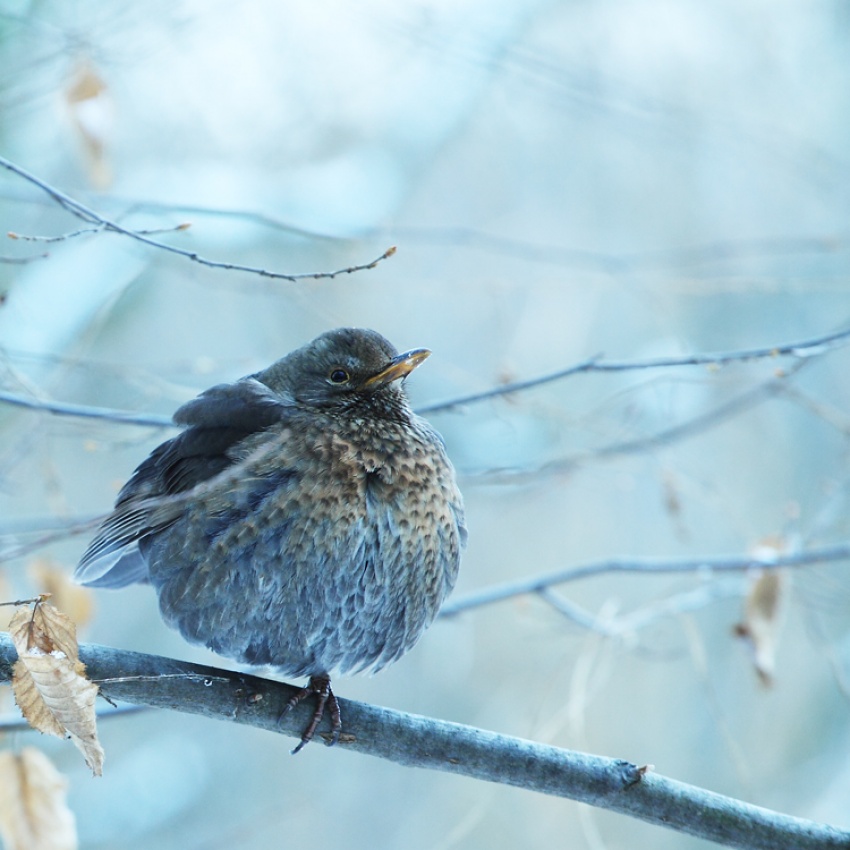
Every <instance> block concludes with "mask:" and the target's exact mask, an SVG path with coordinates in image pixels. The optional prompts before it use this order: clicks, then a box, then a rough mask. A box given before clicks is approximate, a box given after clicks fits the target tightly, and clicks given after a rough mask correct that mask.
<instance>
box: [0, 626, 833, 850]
mask: <svg viewBox="0 0 850 850" xmlns="http://www.w3.org/2000/svg"><path fill="white" fill-rule="evenodd" d="M15 658H16V653H15V650H14V648H13V646H12V642H11V640H10V639H9V637H8V635H0V681H2V680H4V679H5V680H8V679H9V678H10V677H11V665H12V664H13V662H14V661H15ZM80 658H81V659H82V660H83V661H84V662H85V664H86V666H87V668H88V674H89V675H90V676H91V678H92V679H93V680H94V681H96V682H98V683H99V684H100V686H101V690H102V692H103V693H104V695H106V696H108V697H109V698H112V699H116V700H122V701H125V702H133V703H137V704H140V705H149V706H155V707H159V708H168V709H171V710H174V711H182V712H186V713H189V714H199V715H202V716H204V717H211V718H216V719H219V720H229V721H231V722H235V723H243V724H246V725H249V726H255V727H257V728H260V729H266V730H268V731H273V732H282V733H284V734H287V735H290V736H293V737H300V734H301V730H302V729H303V728H304V726H305V725H306V723H307V721H308V716H309V714H310V713H311V712H312V711H313V706H312V705H310V704H307V703H303V704H301V705H300V706H298V707H297V708H296V710H295V711H293V712H289V713H287V714H285V715H283V716H282V717H281V716H280V714H281V711H282V709H283V707H284V705H285V704H286V702H287V700H288V699H289V698H290V697H291V696H292V695H293V694H294V693H295V692H296V688H293V687H292V686H290V685H286V684H283V683H279V682H273V681H270V680H267V679H260V678H257V677H255V676H247V675H240V674H239V673H233V672H230V671H227V670H221V669H218V668H214V667H204V666H200V665H197V664H188V663H186V662H182V661H176V660H173V659H169V658H161V657H158V656H154V655H143V654H140V653H135V652H126V651H123V650H116V649H110V648H108V647H103V646H96V645H93V644H88V645H86V644H84V645H82V646H81V647H80ZM258 696H260V697H261V699H257V697H258ZM340 705H341V709H342V716H343V722H344V724H345V730H344V731H345V734H344V736H343V738H342V739H341V740H340V743H339V745H338V746H337V749H339V750H345V749H350V750H352V751H354V752H359V753H364V754H367V755H373V756H377V757H379V758H384V759H387V760H388V761H392V762H395V763H397V764H402V765H407V766H410V767H422V768H428V769H431V770H443V771H447V772H449V773H455V774H459V775H463V776H469V777H471V778H473V779H481V780H485V781H488V782H496V783H500V784H505V785H513V786H516V787H519V788H524V789H526V790H529V791H536V792H538V793H542V794H551V795H554V796H559V797H567V798H569V799H573V800H578V801H581V802H584V803H589V804H591V805H595V806H599V807H601V808H606V809H610V810H611V811H615V812H619V813H621V814H626V815H630V816H632V817H636V818H639V819H640V820H644V821H647V822H648V823H652V824H656V825H658V826H666V827H668V828H671V829H675V830H678V831H679V832H684V833H688V834H690V835H695V836H698V837H700V838H704V839H707V840H709V841H715V842H717V843H720V844H724V845H726V846H729V847H738V848H744V850H828V848H844V850H848V848H850V832H848V831H842V830H839V829H836V828H833V827H830V826H826V825H823V824H817V823H814V822H812V821H807V820H803V819H800V818H795V817H791V816H789V815H784V814H780V813H778V812H773V811H770V810H768V809H763V808H760V807H758V806H753V805H750V804H748V803H743V802H741V801H738V800H734V799H732V798H730V797H724V796H722V795H720V794H715V793H713V792H710V791H705V790H703V789H700V788H696V787H695V786H692V785H686V784H685V783H682V782H677V781H675V780H673V779H667V778H665V777H664V776H661V775H659V774H656V773H653V772H651V770H648V769H645V768H639V767H636V766H635V765H633V764H630V763H629V762H625V761H620V760H616V759H610V758H603V757H601V756H594V755H588V754H585V753H579V752H573V751H570V750H563V749H558V748H556V747H550V746H545V745H543V744H537V743H534V742H532V741H526V740H522V739H520V738H512V737H508V736H506V735H499V734H497V733H495V732H488V731H485V730H482V729H475V728H472V727H469V726H462V725H460V724H457V723H449V722H446V721H443V720H435V719H432V718H429V717H421V716H417V715H412V714H405V713H403V712H398V711H391V710H389V709H386V708H380V707H377V706H371V705H366V704H364V703H359V702H353V701H350V700H340ZM328 735H329V733H328Z"/></svg>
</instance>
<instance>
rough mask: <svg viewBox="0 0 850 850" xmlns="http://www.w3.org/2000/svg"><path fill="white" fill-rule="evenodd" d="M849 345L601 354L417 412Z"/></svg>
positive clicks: (842, 336) (835, 336)
mask: <svg viewBox="0 0 850 850" xmlns="http://www.w3.org/2000/svg"><path fill="white" fill-rule="evenodd" d="M848 343H850V328H845V329H844V330H840V331H833V332H832V333H828V334H824V335H822V336H818V337H813V338H812V339H805V340H802V341H800V342H787V343H782V344H780V345H770V346H762V347H761V348H744V349H739V350H735V351H719V352H715V353H706V354H684V355H682V356H680V357H652V358H648V359H646V360H602V357H601V355H596V356H595V357H591V358H588V359H587V360H583V361H582V362H581V363H577V364H575V365H574V366H569V367H567V368H566V369H559V370H558V371H557V372H550V373H548V374H546V375H540V376H539V377H536V378H530V379H528V380H525V381H516V382H514V383H509V384H503V385H502V386H500V387H494V388H493V389H490V390H485V391H484V392H480V393H471V394H470V395H465V396H459V397H457V398H452V399H448V400H447V401H441V402H435V403H433V404H427V405H425V406H423V407H420V408H419V409H418V412H419V413H436V412H438V411H440V412H442V411H445V410H451V409H452V408H456V407H462V406H465V405H468V404H473V403H474V402H478V401H484V400H485V399H489V398H494V397H496V396H502V395H509V394H510V393H515V392H521V391H522V390H527V389H530V388H532V387H538V386H541V385H542V384H548V383H551V382H553V381H560V380H562V379H563V378H568V377H570V376H571V375H577V374H581V373H585V372H632V371H637V370H644V369H667V368H671V367H679V366H723V365H726V364H728V363H733V362H739V363H740V362H746V361H749V360H764V359H767V358H770V359H775V358H778V357H796V358H806V357H814V356H816V355H819V354H823V353H824V352H826V351H828V350H830V349H832V348H838V347H839V346H840V345H847V344H848Z"/></svg>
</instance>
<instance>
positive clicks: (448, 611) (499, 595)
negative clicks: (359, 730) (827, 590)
mask: <svg viewBox="0 0 850 850" xmlns="http://www.w3.org/2000/svg"><path fill="white" fill-rule="evenodd" d="M847 560H850V542H847V543H837V544H836V545H834V546H826V547H823V548H820V549H807V550H805V551H803V552H793V553H788V554H780V553H777V554H776V555H775V556H773V557H771V558H764V557H759V556H756V555H708V556H706V557H703V558H683V559H678V558H609V559H607V560H604V561H595V562H593V563H590V564H582V565H579V566H576V567H566V568H565V569H561V570H554V571H552V572H549V573H542V574H540V575H536V576H529V577H528V578H521V579H517V580H515V581H508V582H504V583H502V584H494V585H491V586H490V587H485V588H483V589H482V590H478V591H474V592H472V593H469V594H467V595H466V596H462V597H460V598H459V599H452V600H449V602H447V603H446V604H445V605H443V608H442V610H441V611H440V616H441V617H451V616H453V615H455V614H460V613H461V612H463V611H470V610H472V609H473V608H481V607H482V606H484V605H492V604H493V603H494V602H502V601H503V600H505V599H512V598H513V597H515V596H524V595H525V594H528V593H540V592H541V591H542V590H545V589H546V588H549V587H554V586H555V585H558V584H564V583H565V582H568V581H576V580H578V579H582V578H587V577H588V576H596V575H601V574H604V573H639V574H642V575H648V574H652V575H658V574H662V573H712V572H717V573H720V572H741V571H744V570H750V569H779V568H780V567H808V566H811V565H812V564H823V563H829V562H832V561H847Z"/></svg>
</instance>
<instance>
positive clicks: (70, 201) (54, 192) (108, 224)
mask: <svg viewBox="0 0 850 850" xmlns="http://www.w3.org/2000/svg"><path fill="white" fill-rule="evenodd" d="M0 167H2V168H5V169H6V170H7V171H11V172H12V173H13V174H17V175H18V177H22V178H23V179H24V180H26V181H27V182H29V183H32V184H33V186H37V187H38V188H39V189H41V190H42V191H43V192H45V193H46V194H47V195H49V196H50V197H51V198H52V199H53V200H54V201H56V203H57V204H59V206H61V207H62V208H63V209H65V210H67V211H68V212H69V213H71V215H74V216H76V217H77V218H79V219H80V220H82V221H84V222H86V223H87V224H94V225H97V228H96V229H103V230H108V231H111V232H112V233H120V234H121V235H122V236H127V237H129V238H130V239H135V240H136V241H137V242H141V243H143V244H144V245H149V246H150V247H152V248H159V249H160V250H161V251H168V252H169V253H171V254H178V255H179V256H181V257H185V258H186V259H189V260H192V261H193V262H195V263H199V264H200V265H202V266H206V267H207V268H211V269H224V270H225V271H239V272H248V273H249V274H256V275H260V277H268V278H272V279H273V280H288V281H292V282H293V283H294V282H295V281H299V280H310V279H312V280H318V279H320V278H325V279H327V278H334V277H338V276H339V275H343V274H353V273H354V272H360V271H367V270H369V269H373V268H375V266H377V265H378V263H381V262H383V261H384V260H386V259H388V258H389V257H391V256H392V255H393V254H395V252H396V249H395V247H391V248H387V250H386V251H384V253H383V254H381V256H380V257H376V258H375V259H374V260H372V261H371V262H369V263H364V264H362V265H358V266H348V267H347V268H344V269H337V270H336V271H333V272H305V273H303V274H283V273H282V272H271V271H268V269H261V268H257V267H256V266H243V265H240V264H239V263H223V262H219V261H217V260H208V259H206V258H205V257H202V256H201V255H200V254H197V253H195V252H194V251H184V250H183V249H182V248H176V247H175V246H174V245H169V244H168V243H166V242H160V241H158V240H157V239H151V238H150V237H149V236H146V235H145V234H144V232H143V231H138V230H131V229H129V228H127V227H123V226H122V225H120V224H118V222H115V221H111V220H110V219H108V218H105V217H104V216H102V215H101V214H100V213H98V212H95V210H93V209H91V208H90V207H87V206H86V205H85V204H82V203H81V202H80V201H77V200H76V199H74V198H72V197H71V196H70V195H66V194H65V193H64V192H61V191H60V190H59V189H57V188H56V187H55V186H51V185H50V184H49V183H46V182H45V181H44V180H42V179H41V178H39V177H36V176H35V174H31V173H30V172H29V171H27V170H26V169H24V168H21V166H19V165H16V164H15V163H14V162H12V161H11V160H8V159H6V157H3V156H0ZM13 238H17V236H15V237H13Z"/></svg>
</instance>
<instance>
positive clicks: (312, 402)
mask: <svg viewBox="0 0 850 850" xmlns="http://www.w3.org/2000/svg"><path fill="white" fill-rule="evenodd" d="M430 354H431V352H430V351H428V349H426V348H416V349H413V350H412V351H406V352H404V353H403V354H399V353H398V352H397V351H396V349H395V348H394V347H393V346H392V345H391V344H390V343H389V342H388V341H387V340H386V339H385V338H384V337H382V336H381V335H380V334H379V333H376V332H375V331H371V330H365V329H361V328H337V329H336V330H333V331H328V332H327V333H323V334H322V335H321V336H319V337H316V339H314V340H313V341H312V342H310V343H308V344H307V345H305V346H303V347H302V348H299V349H297V350H296V351H293V352H292V353H291V354H288V355H287V356H286V357H284V358H283V359H282V360H278V361H277V363H274V364H273V365H272V366H269V368H268V369H265V370H264V371H262V372H260V373H258V374H257V375H256V378H257V380H259V381H261V382H262V383H264V384H265V385H266V386H268V387H270V388H271V389H272V390H273V391H274V392H276V393H279V394H280V395H282V396H289V397H291V398H292V400H293V401H294V402H295V403H296V404H301V405H306V406H309V407H317V408H323V409H334V408H336V409H338V410H340V411H346V410H351V409H356V408H360V407H362V406H369V407H370V408H372V409H373V410H374V411H376V412H378V413H379V414H380V412H381V411H382V410H383V411H386V413H387V415H392V414H394V413H397V412H399V411H400V410H403V409H406V405H407V402H406V397H405V395H404V390H403V389H402V386H401V383H402V380H403V379H404V378H405V377H407V375H409V374H410V373H411V372H412V371H413V370H414V369H415V368H416V367H417V366H418V365H419V364H420V363H422V361H423V360H425V359H426V358H427V357H428V356H429V355H430Z"/></svg>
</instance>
